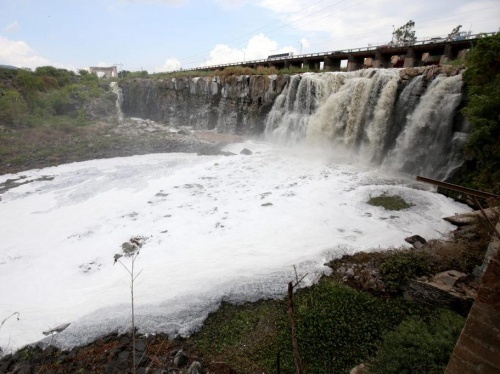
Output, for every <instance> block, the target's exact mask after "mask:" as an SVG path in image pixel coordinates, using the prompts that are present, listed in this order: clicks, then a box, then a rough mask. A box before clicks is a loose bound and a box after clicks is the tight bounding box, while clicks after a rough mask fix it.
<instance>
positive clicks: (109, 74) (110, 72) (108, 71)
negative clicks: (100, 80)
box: [89, 66, 118, 78]
mask: <svg viewBox="0 0 500 374" xmlns="http://www.w3.org/2000/svg"><path fill="white" fill-rule="evenodd" d="M89 70H90V74H93V73H95V74H97V73H104V75H105V76H106V78H115V77H117V76H118V69H117V68H116V66H110V67H99V66H91V67H89Z"/></svg>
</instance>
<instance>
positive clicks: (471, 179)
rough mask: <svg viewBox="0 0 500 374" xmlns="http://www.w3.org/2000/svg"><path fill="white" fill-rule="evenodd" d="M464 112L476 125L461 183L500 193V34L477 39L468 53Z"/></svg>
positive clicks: (474, 125)
mask: <svg viewBox="0 0 500 374" xmlns="http://www.w3.org/2000/svg"><path fill="white" fill-rule="evenodd" d="M466 64H467V71H466V72H465V74H464V78H465V82H466V83H467V87H468V90H467V92H468V102H467V106H466V107H465V108H464V109H463V110H462V113H463V114H464V115H465V116H466V117H467V119H468V120H469V122H470V123H471V125H472V130H471V133H470V135H469V139H468V142H467V144H466V146H465V159H466V162H465V163H464V165H463V167H462V168H461V170H460V175H459V179H458V182H459V183H462V184H464V185H465V186H466V187H471V188H476V189H480V190H484V191H488V192H492V193H496V194H500V183H498V181H499V180H500V106H499V105H498V103H500V34H496V35H492V36H490V37H486V38H483V39H479V40H478V41H477V44H476V46H475V47H474V48H473V49H472V50H471V51H470V53H469V55H468V56H467V61H466Z"/></svg>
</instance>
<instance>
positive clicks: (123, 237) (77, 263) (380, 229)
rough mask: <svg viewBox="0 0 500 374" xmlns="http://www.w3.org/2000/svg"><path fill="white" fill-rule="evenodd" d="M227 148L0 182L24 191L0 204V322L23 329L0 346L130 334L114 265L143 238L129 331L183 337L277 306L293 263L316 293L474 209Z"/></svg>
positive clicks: (296, 155)
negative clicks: (370, 257)
mask: <svg viewBox="0 0 500 374" xmlns="http://www.w3.org/2000/svg"><path fill="white" fill-rule="evenodd" d="M244 148H247V149H249V150H251V151H252V152H253V154H252V155H248V156H247V155H242V154H240V152H241V150H242V149H244ZM225 150H226V151H230V152H233V153H235V154H236V155H234V156H232V157H226V156H202V157H200V156H197V155H196V154H188V153H167V154H152V155H144V156H134V157H126V158H112V159H104V160H92V161H86V162H79V163H72V164H66V165H60V166H57V167H51V168H44V169H34V170H28V171H24V172H22V173H19V174H16V175H12V174H10V175H9V174H7V175H1V176H0V185H1V184H2V183H5V182H6V181H7V180H9V179H10V180H11V185H12V184H13V183H12V181H13V180H16V182H17V184H18V185H17V187H15V188H11V189H10V190H8V191H7V192H4V193H2V195H1V200H0V222H2V225H0V237H1V238H2V240H1V243H0V318H4V317H7V316H9V315H11V314H12V313H15V312H18V313H20V318H19V320H17V319H16V318H11V319H10V320H8V321H7V322H6V323H5V324H4V325H3V326H2V330H1V333H0V347H2V348H3V349H4V351H5V352H8V351H9V350H10V349H16V348H18V347H20V346H22V345H24V344H27V343H30V342H34V341H36V340H39V339H42V338H44V335H43V334H42V332H44V331H48V330H51V329H54V328H55V327H57V326H60V325H62V324H66V323H71V325H70V326H69V328H68V329H67V330H66V331H64V332H63V333H62V334H59V335H58V336H56V337H54V338H52V337H50V338H49V340H51V341H52V339H55V343H56V344H58V345H60V346H62V347H63V348H70V347H71V346H72V345H75V344H86V343H89V342H90V341H92V340H93V339H95V338H97V337H98V336H100V335H103V334H106V333H110V332H112V331H122V332H123V331H124V330H125V329H127V328H128V326H130V324H129V318H130V315H129V311H130V309H129V307H128V306H129V305H130V304H129V301H130V299H129V298H130V289H129V283H128V282H129V281H130V276H129V274H128V273H127V272H126V271H125V269H123V268H122V266H120V265H119V264H115V265H113V262H114V261H113V258H114V254H116V253H121V245H122V243H124V242H127V241H129V239H130V238H131V237H137V236H139V237H142V238H145V242H144V245H143V246H142V248H141V250H140V255H139V256H138V257H137V260H136V263H135V269H136V270H137V271H141V273H140V276H139V277H138V278H137V279H136V282H135V284H134V295H135V316H136V326H138V327H139V328H140V330H141V332H153V331H163V332H167V333H170V334H176V333H180V334H184V335H186V334H189V333H190V332H192V331H193V330H195V329H196V328H199V327H200V325H201V323H202V321H203V320H204V318H205V317H206V316H207V315H208V313H209V312H211V311H213V310H215V309H216V308H217V306H218V304H219V302H220V301H221V300H222V299H223V300H226V301H234V302H237V301H244V300H246V301H249V300H256V299H258V298H265V297H272V296H277V295H284V294H285V293H286V284H287V283H288V282H289V281H290V280H291V279H293V277H294V271H293V265H296V266H297V269H298V270H297V271H298V273H299V274H305V273H308V274H309V275H308V276H307V277H306V279H305V280H304V282H303V284H304V285H310V284H311V283H313V282H314V281H316V280H317V279H318V276H319V275H320V274H322V273H323V272H327V271H328V268H327V267H326V266H324V263H325V262H328V261H330V260H332V259H333V258H335V257H338V256H341V255H342V254H348V253H353V252H354V251H359V250H370V249H377V248H389V247H391V246H400V245H404V244H406V245H407V246H408V244H407V243H405V241H404V238H405V237H407V236H411V235H414V234H419V235H421V236H423V237H424V238H426V239H427V240H429V239H432V238H439V237H442V236H443V235H445V234H446V233H447V232H449V231H450V230H451V229H452V228H453V226H452V225H451V224H449V223H448V222H446V221H444V220H443V219H441V217H447V216H452V215H454V214H456V213H463V212H465V211H468V210H469V208H467V207H466V206H464V205H462V204H459V203H457V202H454V201H453V200H452V199H449V198H447V197H445V196H443V195H440V194H437V193H434V192H431V191H429V190H425V187H424V188H422V187H423V186H419V185H416V184H415V182H414V181H413V180H405V179H402V178H401V177H388V176H386V175H384V174H382V173H380V172H378V171H377V170H375V169H373V168H369V167H365V166H362V165H355V164H350V165H349V164H345V163H339V162H337V161H335V158H333V155H332V154H330V153H329V152H326V151H325V150H323V149H320V150H318V149H314V150H311V149H309V150H308V151H305V150H303V151H300V150H299V149H296V148H288V149H284V148H280V147H276V146H271V145H269V144H264V143H256V142H246V143H242V144H241V143H240V144H231V145H229V146H227V147H226V148H225ZM16 182H14V183H16ZM384 193H386V194H389V195H398V196H401V197H402V198H403V199H404V200H405V201H407V202H408V203H410V204H412V205H411V206H410V207H409V208H408V209H405V210H401V211H398V212H389V211H386V210H384V208H382V207H378V206H372V205H369V204H368V203H367V202H368V200H369V198H370V197H371V196H380V195H382V194H384ZM122 260H123V264H124V265H126V266H128V267H130V265H131V261H130V259H127V258H122ZM52 342H53V343H54V341H52Z"/></svg>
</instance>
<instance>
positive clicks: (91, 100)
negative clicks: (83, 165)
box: [0, 66, 115, 129]
mask: <svg viewBox="0 0 500 374" xmlns="http://www.w3.org/2000/svg"><path fill="white" fill-rule="evenodd" d="M108 86H109V84H108V82H104V83H103V82H102V81H101V80H99V78H98V77H97V76H96V75H94V74H89V73H88V72H86V71H85V70H80V74H79V75H77V74H75V73H74V72H72V71H69V70H66V69H57V68H54V67H52V66H42V67H38V68H37V69H36V70H35V71H31V70H29V69H17V70H16V69H4V68H0V124H1V125H2V126H5V127H7V128H11V129H18V128H26V127H36V126H42V125H47V124H51V123H52V122H58V121H57V119H56V120H55V121H54V116H55V117H58V116H62V118H63V119H64V122H66V123H68V124H69V125H71V126H74V125H76V126H79V125H85V124H87V123H89V121H90V120H91V119H92V115H91V114H90V112H91V110H89V107H90V106H92V105H94V106H95V105H96V102H97V101H98V99H104V101H103V102H102V103H100V104H99V105H100V106H102V105H106V104H108V106H110V107H113V106H114V101H115V95H114V94H112V93H109V92H108Z"/></svg>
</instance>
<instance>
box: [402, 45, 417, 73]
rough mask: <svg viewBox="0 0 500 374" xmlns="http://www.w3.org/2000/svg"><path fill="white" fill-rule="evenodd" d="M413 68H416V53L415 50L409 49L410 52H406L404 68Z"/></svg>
mask: <svg viewBox="0 0 500 374" xmlns="http://www.w3.org/2000/svg"><path fill="white" fill-rule="evenodd" d="M413 66H415V52H414V51H413V48H409V49H408V51H406V56H405V62H404V64H403V67H404V68H412V67H413Z"/></svg>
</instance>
